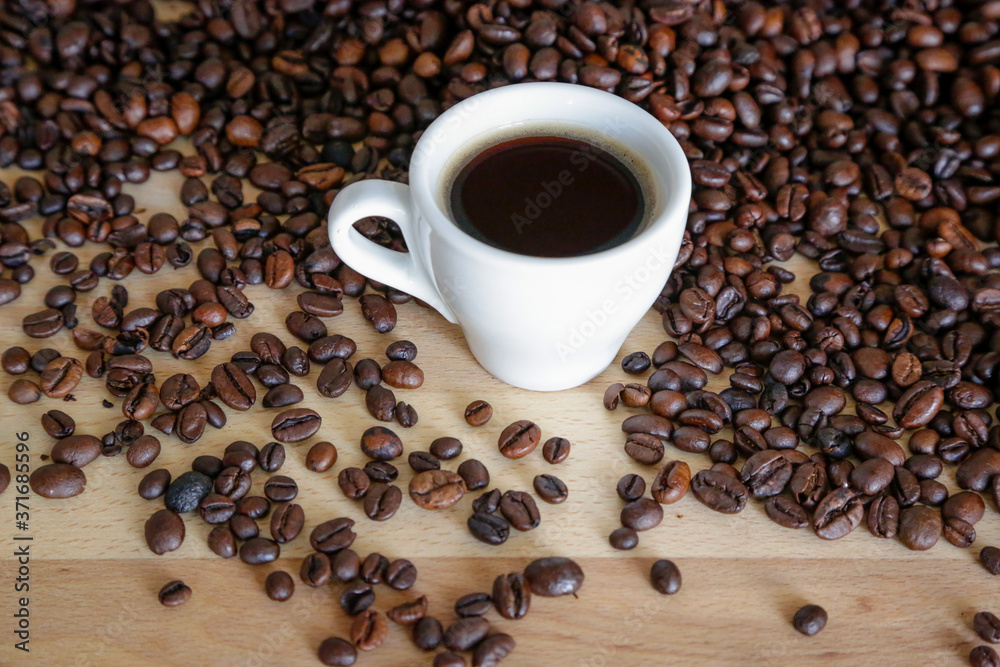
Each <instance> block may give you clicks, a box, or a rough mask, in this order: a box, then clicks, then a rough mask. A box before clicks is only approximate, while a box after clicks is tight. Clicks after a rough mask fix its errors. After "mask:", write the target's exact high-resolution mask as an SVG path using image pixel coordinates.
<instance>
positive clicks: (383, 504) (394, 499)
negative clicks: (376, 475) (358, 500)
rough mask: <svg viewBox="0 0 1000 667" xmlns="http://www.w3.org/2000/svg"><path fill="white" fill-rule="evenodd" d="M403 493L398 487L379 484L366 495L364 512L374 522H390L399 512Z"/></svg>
mask: <svg viewBox="0 0 1000 667" xmlns="http://www.w3.org/2000/svg"><path fill="white" fill-rule="evenodd" d="M402 502H403V492H402V491H400V490H399V487H398V486H394V485H392V484H385V483H382V482H377V483H375V484H372V486H371V488H370V489H369V490H368V493H367V494H365V500H364V503H363V505H364V511H365V516H367V517H368V518H369V519H371V520H372V521H388V520H389V519H391V518H392V517H393V516H395V514H396V512H397V511H398V510H399V506H400V505H401V504H402Z"/></svg>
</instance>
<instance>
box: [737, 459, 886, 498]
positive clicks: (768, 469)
mask: <svg viewBox="0 0 1000 667" xmlns="http://www.w3.org/2000/svg"><path fill="white" fill-rule="evenodd" d="M792 472H793V469H792V464H791V463H789V461H788V459H786V458H785V457H784V456H783V455H782V453H781V452H779V451H776V450H773V449H765V450H762V451H759V452H757V453H755V454H754V455H753V456H751V457H750V458H748V459H747V461H746V463H745V464H744V465H743V469H742V470H741V471H740V479H742V480H743V483H744V484H745V485H746V486H747V489H749V491H750V493H751V494H752V495H753V496H754V498H767V497H769V496H776V495H778V494H779V493H781V492H782V491H783V490H784V488H785V486H786V485H787V484H788V481H789V480H790V479H791V478H792ZM887 483H888V482H887Z"/></svg>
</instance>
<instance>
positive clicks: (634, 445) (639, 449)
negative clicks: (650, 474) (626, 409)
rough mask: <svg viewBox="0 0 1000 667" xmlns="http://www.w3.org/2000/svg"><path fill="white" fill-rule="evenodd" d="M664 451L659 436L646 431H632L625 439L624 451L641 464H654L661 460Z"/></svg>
mask: <svg viewBox="0 0 1000 667" xmlns="http://www.w3.org/2000/svg"><path fill="white" fill-rule="evenodd" d="M665 451H666V449H665V448H664V446H663V443H662V442H660V440H659V438H657V437H655V436H652V435H649V434H646V433H632V434H631V435H629V437H628V440H626V441H625V453H626V454H628V455H629V456H630V457H632V460H634V461H635V462H636V463H641V464H643V465H656V464H657V463H659V462H660V461H662V460H663V455H664V453H665Z"/></svg>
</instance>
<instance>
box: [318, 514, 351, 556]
mask: <svg viewBox="0 0 1000 667" xmlns="http://www.w3.org/2000/svg"><path fill="white" fill-rule="evenodd" d="M353 528H354V521H353V520H352V519H348V518H346V517H342V518H338V519H331V520H330V521H326V522H324V523H321V524H319V525H318V526H316V527H315V528H314V529H313V531H312V533H311V534H310V536H309V544H310V545H312V548H313V549H315V550H316V551H320V552H322V553H325V554H331V553H336V552H337V551H340V550H342V549H346V548H348V547H350V546H351V544H352V543H353V542H354V538H355V536H356V535H355V533H354V531H353V530H352V529H353Z"/></svg>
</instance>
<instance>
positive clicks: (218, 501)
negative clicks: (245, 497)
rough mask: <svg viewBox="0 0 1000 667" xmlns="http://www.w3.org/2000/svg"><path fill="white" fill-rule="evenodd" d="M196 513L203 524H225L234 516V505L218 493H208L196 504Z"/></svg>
mask: <svg viewBox="0 0 1000 667" xmlns="http://www.w3.org/2000/svg"><path fill="white" fill-rule="evenodd" d="M198 513H199V514H200V515H201V518H202V519H203V520H204V521H205V523H209V524H219V523H226V522H227V521H229V519H231V518H232V517H233V515H234V514H236V503H235V502H234V501H233V500H231V499H230V498H228V497H226V496H223V495H221V494H218V493H210V494H208V495H207V496H205V497H204V498H203V499H202V501H201V502H200V503H199V504H198Z"/></svg>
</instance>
